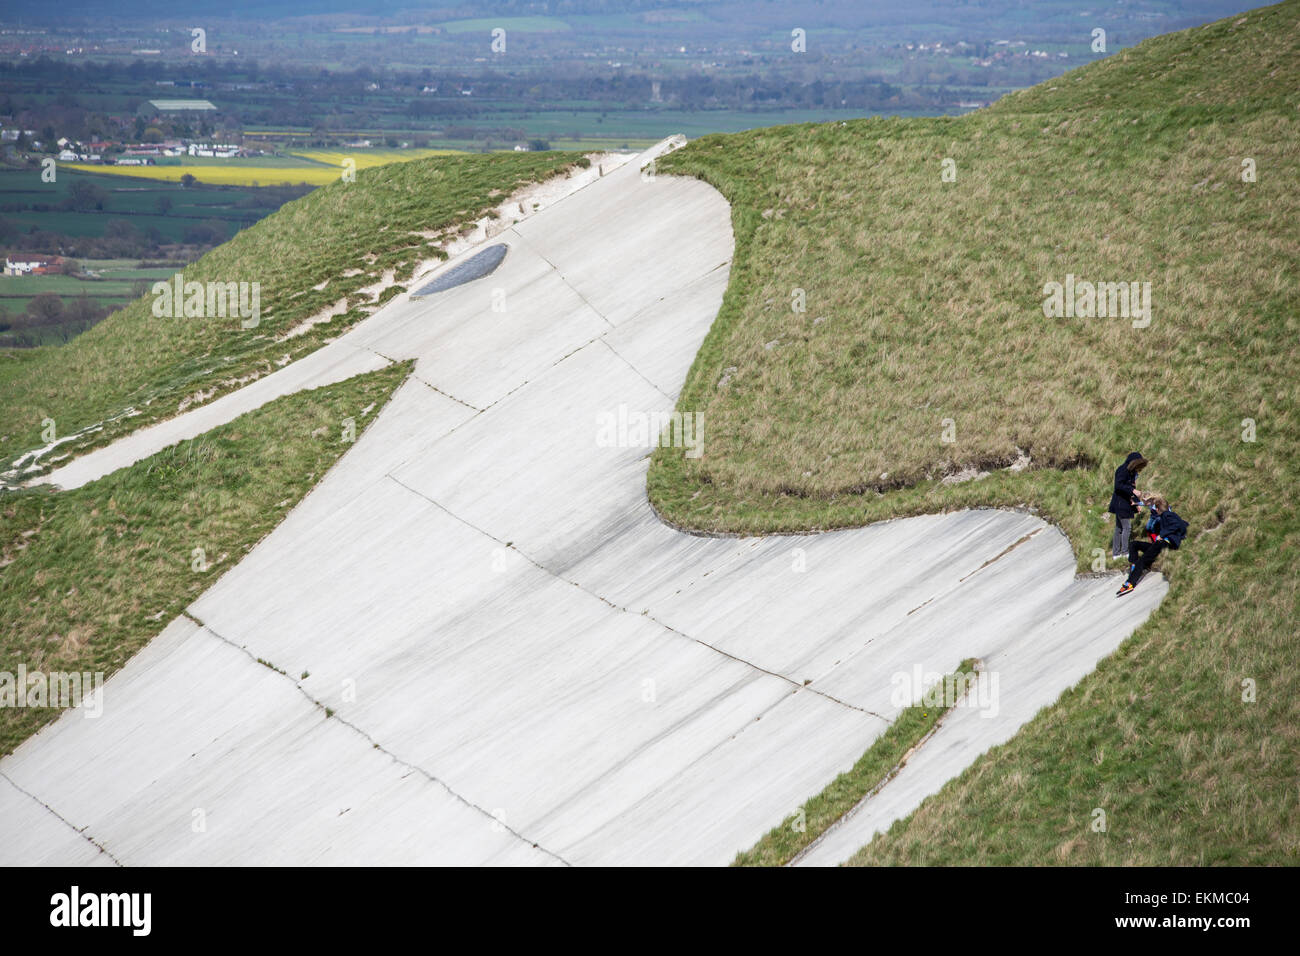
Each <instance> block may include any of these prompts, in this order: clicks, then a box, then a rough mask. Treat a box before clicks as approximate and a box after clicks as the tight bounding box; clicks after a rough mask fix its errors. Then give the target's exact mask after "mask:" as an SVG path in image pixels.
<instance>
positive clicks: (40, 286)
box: [0, 259, 176, 313]
mask: <svg viewBox="0 0 1300 956" xmlns="http://www.w3.org/2000/svg"><path fill="white" fill-rule="evenodd" d="M78 261H79V262H80V263H81V265H82V267H83V269H85V270H87V271H88V272H94V273H97V274H98V275H99V278H94V277H92V276H88V277H87V278H84V279H83V278H78V277H75V276H66V275H26V276H0V308H5V309H8V310H9V311H10V312H11V313H12V312H21V311H23V310H24V309H26V308H27V303H28V302H29V301H31V299H32V298H33V297H34V296H37V295H41V294H42V293H45V292H53V293H54V294H55V295H58V296H61V297H76V296H82V295H84V296H86V297H87V298H89V299H91V300H92V301H95V302H99V303H104V304H108V305H114V306H121V305H125V304H126V303H127V302H129V301H130V300H131V299H134V298H135V297H136V294H135V292H134V288H135V284H136V283H137V282H140V281H149V282H152V281H154V280H157V279H165V278H166V277H168V276H170V275H171V274H172V273H174V272H175V271H176V270H175V269H169V268H165V267H164V268H141V267H140V263H139V262H138V261H136V260H125V259H81V260H78Z"/></svg>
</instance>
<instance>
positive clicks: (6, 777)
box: [0, 772, 122, 866]
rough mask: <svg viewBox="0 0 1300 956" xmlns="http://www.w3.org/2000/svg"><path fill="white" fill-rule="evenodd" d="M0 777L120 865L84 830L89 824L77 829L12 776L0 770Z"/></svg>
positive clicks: (119, 862) (106, 848) (117, 863)
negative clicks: (19, 784) (16, 781)
mask: <svg viewBox="0 0 1300 956" xmlns="http://www.w3.org/2000/svg"><path fill="white" fill-rule="evenodd" d="M0 777H3V778H4V780H5V782H6V783H8V784H9V786H11V787H13V788H14V789H15V790H17V791H18V792H19V793H21V794H22V795H23V796H25V797H27V798H28V799H29V800H31V801H33V802H34V803H39V804H40V805H41V806H42V807H44V808H45V809H46V810H47V811H49V813H50V814H51V815H53V816H54V817H55V818H56V819H57V820H59V821H60V822H61V823H62V824H63V825H64V826H66V827H67V828H68V829H69V830H71V831H72V832H73V833H75V834H77V835H78V836H79V837H81V838H82V839H83V840H85V841H86V842H87V843H89V844H90V845H91V846H93V847H94V848H95V849H96V850H98V851H99V852H100V853H102V854H104V856H106V857H108V858H109V859H110V860H112V861H113V865H114V866H121V865H122V861H121V860H119V859H118V858H117V857H115V856H113V854H112V853H110V852H109V851H108V847H106V846H104V844H102V843H100V842H99V841H98V840H96V839H95V838H94V837H92V836H91V835H90V834H89V833H87V832H86V830H87V829H89V827H90V824H86V826H85V827H82V828H81V829H80V830H78V829H77V827H76V825H75V824H74V823H73V822H72V821H71V820H69V819H68V818H67V817H65V816H64V815H63V814H61V813H59V811H58V810H55V809H54V808H53V807H52V806H50V805H49V804H48V803H46V802H45V801H44V800H42V799H41V798H40V797H38V796H36V794H34V793H31V792H30V791H27V790H24V789H23V788H22V787H20V786H18V784H16V783H14V781H13V778H12V777H10V776H9V775H8V774H6V773H3V772H0Z"/></svg>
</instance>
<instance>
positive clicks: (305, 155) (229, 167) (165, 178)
mask: <svg viewBox="0 0 1300 956" xmlns="http://www.w3.org/2000/svg"><path fill="white" fill-rule="evenodd" d="M451 152H455V150H449V149H373V150H355V151H352V150H346V151H340V150H302V151H301V152H295V153H294V154H293V156H292V158H290V159H278V160H275V161H269V162H268V161H265V160H259V159H230V160H226V161H225V162H220V161H213V160H199V161H197V162H187V161H184V160H183V161H182V162H180V163H175V164H171V163H159V164H158V165H156V166H99V165H94V164H91V163H66V164H64V168H68V169H75V170H77V171H78V172H83V173H94V174H102V175H107V176H125V177H128V178H133V179H147V180H151V181H155V182H157V181H162V182H171V183H178V182H180V181H181V178H182V177H183V176H185V175H186V174H188V175H190V176H193V177H194V178H195V179H197V180H198V181H199V182H201V183H209V184H211V185H214V186H250V187H255V186H296V185H299V184H302V183H305V184H307V185H309V186H324V185H325V184H326V183H332V182H334V181H335V180H336V179H338V178H339V176H340V175H342V172H343V161H344V160H346V159H351V160H353V161H354V162H355V163H356V164H357V165H356V168H357V169H371V168H374V167H376V166H385V165H387V164H388V163H406V162H410V161H412V160H416V159H425V158H427V157H429V156H444V155H446V154H447V153H451Z"/></svg>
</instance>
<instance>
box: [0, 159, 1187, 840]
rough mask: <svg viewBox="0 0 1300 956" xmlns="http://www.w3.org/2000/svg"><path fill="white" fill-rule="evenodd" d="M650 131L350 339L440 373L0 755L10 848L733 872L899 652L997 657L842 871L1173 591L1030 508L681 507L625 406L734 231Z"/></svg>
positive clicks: (631, 403)
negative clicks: (612, 168) (1114, 567)
mask: <svg viewBox="0 0 1300 956" xmlns="http://www.w3.org/2000/svg"><path fill="white" fill-rule="evenodd" d="M663 148H667V144H663V145H661V147H660V149H663ZM655 154H656V153H655V152H654V151H651V152H650V153H647V154H646V156H644V157H642V158H641V160H638V161H634V162H632V163H629V164H627V165H626V166H624V167H623V168H621V169H620V170H618V171H617V172H614V173H611V174H610V175H608V176H605V177H604V178H602V179H599V180H597V181H595V182H594V183H592V184H591V185H590V186H588V187H586V188H584V189H582V190H581V191H579V192H577V193H575V194H573V195H572V196H569V197H568V198H566V199H564V200H562V201H560V202H557V203H555V204H554V205H552V206H550V207H548V208H546V209H544V210H542V211H541V212H539V213H538V214H537V215H535V216H533V217H531V218H530V219H528V220H526V221H525V222H522V223H519V224H517V225H515V226H514V227H513V228H510V229H506V230H504V231H503V232H501V233H500V234H499V235H497V236H494V238H493V240H492V241H494V242H501V243H504V244H506V245H507V246H508V247H509V250H510V251H509V253H508V255H507V256H506V257H505V259H504V261H503V262H502V263H501V264H500V267H499V268H498V269H497V270H496V271H495V272H494V273H492V274H491V275H490V276H486V277H483V278H482V279H479V280H475V281H471V282H469V283H466V284H464V285H460V286H457V287H455V288H452V289H448V290H446V291H443V292H439V293H437V294H436V295H433V296H430V297H428V298H424V299H420V300H415V301H412V300H409V299H406V298H405V297H399V298H398V299H395V300H394V301H393V302H392V303H390V304H389V305H388V306H386V307H385V308H383V309H381V310H380V311H379V312H377V313H376V314H375V315H374V316H373V317H371V318H370V319H369V320H367V321H366V322H365V323H363V324H362V325H361V326H359V327H358V328H357V329H355V330H354V331H353V332H351V333H349V334H347V335H345V336H342V337H341V338H340V339H338V340H337V341H336V342H335V343H332V344H331V345H330V346H327V347H326V348H325V349H323V350H322V354H329V355H337V356H342V357H343V358H340V359H339V361H347V360H348V359H347V358H346V357H347V356H366V355H370V356H375V357H381V358H382V359H383V360H400V359H405V358H414V359H415V360H416V363H417V364H416V373H415V377H414V378H413V379H412V380H410V381H408V382H407V383H406V384H405V385H403V386H402V388H400V389H399V390H398V391H397V393H396V394H395V395H394V397H393V399H392V401H391V402H390V403H389V404H388V405H387V406H386V407H385V408H384V409H383V410H382V412H378V419H377V420H376V421H375V422H374V424H373V426H371V427H370V429H369V430H368V431H367V432H366V433H365V434H364V435H363V436H362V438H361V439H360V440H359V441H358V443H357V446H356V447H355V448H354V449H352V450H351V451H350V452H349V453H348V454H347V455H345V456H344V457H343V459H341V460H340V462H339V463H338V464H337V465H336V466H335V468H333V469H332V470H331V471H330V473H329V474H328V475H326V477H325V478H324V480H323V481H322V482H321V483H320V484H319V485H318V486H317V487H316V488H315V489H314V490H313V491H312V492H311V493H310V494H309V495H308V496H307V497H306V498H305V499H304V500H303V501H302V502H301V503H300V504H299V506H298V507H297V508H295V509H294V510H293V512H292V513H291V514H290V515H289V516H287V518H286V519H285V521H284V522H283V523H282V524H281V526H280V527H279V528H277V529H276V531H275V532H274V533H273V534H271V535H269V536H268V537H267V538H266V539H265V540H263V541H262V542H261V543H260V544H259V545H258V546H257V547H256V548H255V549H254V550H253V551H252V552H251V553H250V554H249V555H248V556H246V557H245V559H244V560H243V561H241V562H240V563H239V564H238V565H237V566H235V567H234V568H232V569H231V570H229V571H228V572H227V573H226V574H225V576H224V577H223V578H222V579H221V580H220V581H218V582H217V583H216V584H215V585H214V586H213V587H212V588H210V589H209V591H208V592H207V593H206V594H204V595H203V596H202V597H201V598H200V599H199V600H197V601H196V602H195V603H194V604H193V605H192V606H191V608H190V609H189V615H190V616H189V617H183V618H180V619H178V620H177V621H175V622H173V623H172V625H171V626H170V627H169V628H168V629H167V630H166V631H164V633H163V634H162V635H160V636H159V637H158V638H157V639H155V640H154V642H153V643H151V644H150V645H149V646H148V647H147V648H146V649H145V650H144V651H142V652H141V653H140V654H138V655H137V656H136V657H135V658H134V659H133V660H131V661H130V662H129V663H128V664H127V666H126V667H125V668H124V669H123V670H122V671H121V672H119V673H118V674H117V675H116V676H114V677H113V678H112V679H111V680H110V681H109V682H108V683H107V685H106V686H105V688H104V694H105V702H104V713H103V716H102V717H100V718H99V719H97V720H85V719H74V717H73V716H72V715H65V716H64V717H63V718H61V719H60V720H59V721H57V722H56V723H55V724H53V725H52V726H51V727H49V728H47V729H46V730H45V731H44V732H42V733H41V734H39V735H37V736H36V737H35V738H33V739H32V740H30V741H28V742H27V743H26V744H24V745H23V747H21V748H20V749H19V751H18V752H17V753H15V754H13V755H12V756H10V757H9V758H6V759H5V760H4V761H0V774H3V775H4V776H5V777H6V778H8V780H9V781H11V783H12V787H11V788H10V789H13V788H15V787H16V788H21V790H16V789H15V790H14V791H13V793H11V794H9V795H7V796H6V795H3V794H2V793H0V802H3V803H2V804H0V805H5V806H8V805H13V806H14V807H15V812H14V813H13V814H12V816H11V815H10V814H4V815H3V816H0V861H5V860H6V858H8V859H12V860H21V861H27V860H32V859H40V860H43V861H53V862H67V861H71V862H82V861H87V860H88V859H97V858H98V857H100V856H104V855H105V854H101V853H100V852H99V849H98V846H103V847H104V849H105V851H106V853H108V854H111V858H112V859H113V860H116V861H119V862H122V863H128V864H130V863H145V864H148V863H168V862H184V863H194V864H213V863H216V864H222V863H236V862H238V863H272V862H290V863H339V862H346V863H352V862H356V863H411V862H438V863H464V864H554V863H560V862H563V863H570V864H575V863H595V864H602V863H603V864H633V863H656V864H663V863H677V864H725V863H727V862H729V861H730V860H731V859H732V858H733V857H734V855H735V854H736V852H738V851H739V850H742V849H744V848H746V847H748V846H749V845H751V844H752V843H753V842H754V841H755V840H756V839H757V838H758V837H760V836H761V835H762V834H763V833H764V832H765V831H766V830H767V829H769V828H770V827H771V826H774V825H776V824H777V823H779V822H780V821H781V820H782V819H783V818H784V817H785V816H786V815H787V814H789V813H791V812H793V811H794V810H795V808H796V807H797V806H798V805H799V803H800V802H801V801H802V800H804V799H806V798H807V797H808V796H810V795H812V794H814V793H817V792H818V791H820V790H821V789H822V788H823V787H825V785H826V784H827V783H829V782H830V780H831V779H833V778H834V776H835V775H836V774H837V773H839V772H841V771H843V770H846V769H848V768H849V767H850V766H851V765H852V764H853V762H854V761H855V760H856V759H857V758H858V757H859V756H860V755H861V754H862V752H863V751H864V750H866V748H867V747H868V746H870V744H871V742H872V741H873V740H875V739H876V737H877V736H879V734H880V733H882V732H883V731H884V729H885V728H886V727H888V725H889V722H890V721H891V720H892V719H893V717H894V716H895V715H896V713H897V711H898V709H899V707H900V706H903V703H900V699H899V696H898V694H897V693H896V692H895V690H896V684H897V678H898V675H900V674H904V675H907V674H910V673H911V672H912V670H913V669H914V668H917V667H919V668H921V669H922V671H923V672H924V671H926V670H933V671H937V672H939V673H944V672H947V671H950V670H952V668H953V667H954V666H955V665H956V664H957V663H958V662H959V661H961V660H962V659H964V658H967V657H978V658H982V659H983V660H984V662H985V667H986V673H987V674H988V675H989V678H990V679H992V675H993V674H994V673H995V672H996V673H997V675H998V677H999V678H1000V679H1001V697H1000V698H999V703H1000V708H999V710H998V713H997V714H995V715H991V716H981V712H980V711H977V710H974V709H970V710H966V711H962V712H960V713H956V712H955V715H954V717H953V718H951V719H950V720H949V721H948V722H947V723H945V725H944V726H943V728H942V730H941V731H940V732H939V733H938V734H936V735H935V737H934V738H933V739H932V740H931V742H930V743H929V744H927V745H926V747H927V749H926V750H925V752H924V755H925V757H926V759H924V760H921V759H919V758H918V759H914V760H913V762H912V763H911V764H909V765H908V767H907V768H906V770H905V771H904V774H903V775H900V777H899V778H898V779H899V780H900V781H902V783H903V785H902V786H899V787H897V788H896V789H895V784H893V783H891V784H890V786H889V787H887V788H885V790H884V791H882V796H883V797H884V799H877V800H876V802H875V803H873V804H871V805H870V806H869V807H868V808H866V809H865V810H864V811H863V812H861V813H859V814H857V815H855V817H854V819H853V820H852V821H849V822H847V823H846V824H845V825H844V827H842V828H840V830H837V831H836V835H835V838H834V839H833V840H832V839H831V838H830V837H828V838H827V840H825V841H824V845H822V844H819V846H818V848H817V854H816V855H815V856H814V855H811V854H810V857H809V859H810V860H812V861H814V862H815V861H838V859H840V858H843V856H844V855H846V854H847V853H849V852H851V851H852V850H856V849H857V846H859V845H861V844H860V842H859V843H857V844H854V843H853V841H855V840H860V841H865V840H866V839H869V838H870V835H871V832H872V829H871V828H872V827H874V826H876V825H878V824H880V823H881V822H883V821H888V820H892V819H894V818H896V817H897V816H898V815H899V814H902V813H906V812H910V808H912V807H914V806H915V803H916V801H919V800H920V799H922V798H923V797H924V796H925V795H926V794H927V793H931V792H934V791H935V790H937V789H938V788H939V787H940V786H941V785H942V784H943V782H944V781H945V780H947V779H948V778H949V777H951V776H952V775H953V774H954V773H957V772H958V771H960V770H961V769H962V767H964V766H966V765H968V764H969V763H970V762H971V761H973V760H974V759H976V758H977V757H978V755H979V754H980V753H981V752H983V750H984V749H987V747H988V746H990V745H991V743H996V742H998V741H1000V740H1005V739H1007V738H1009V737H1010V736H1011V735H1013V734H1014V733H1015V732H1016V730H1017V729H1018V728H1019V727H1020V726H1021V725H1022V724H1023V723H1024V721H1026V720H1028V719H1030V718H1031V717H1032V716H1033V714H1034V713H1035V712H1036V711H1037V710H1038V709H1039V708H1040V707H1042V706H1045V705H1047V704H1050V703H1051V702H1052V700H1054V699H1055V697H1056V696H1057V695H1058V694H1059V693H1060V691H1061V690H1062V689H1063V688H1065V687H1067V686H1069V685H1070V684H1071V683H1073V682H1075V681H1077V680H1078V679H1079V678H1080V677H1082V676H1083V675H1084V674H1086V673H1087V672H1088V670H1090V669H1091V668H1092V667H1093V666H1094V665H1095V662H1096V661H1097V660H1098V659H1099V658H1100V657H1101V656H1103V655H1105V654H1107V653H1109V652H1110V651H1111V650H1113V649H1114V647H1115V646H1116V645H1117V644H1118V643H1119V641H1121V640H1122V639H1123V638H1124V637H1125V636H1126V635H1128V634H1129V633H1130V632H1131V631H1132V629H1133V628H1134V627H1136V626H1137V625H1138V624H1139V623H1141V621H1142V620H1144V619H1145V617H1146V616H1147V614H1148V613H1149V612H1150V610H1151V609H1152V608H1153V607H1154V606H1155V604H1156V603H1158V602H1159V599H1160V598H1161V596H1162V595H1163V592H1164V588H1165V585H1164V582H1163V581H1162V580H1160V579H1159V577H1153V578H1151V579H1150V580H1149V581H1148V582H1146V583H1144V585H1143V587H1142V588H1141V589H1139V591H1138V592H1137V594H1136V595H1134V596H1131V597H1129V598H1126V599H1125V600H1124V601H1122V602H1117V601H1115V600H1114V599H1113V598H1110V597H1109V594H1110V592H1113V590H1114V587H1115V586H1116V582H1115V581H1114V580H1113V579H1106V580H1090V579H1076V577H1075V575H1074V559H1073V556H1072V555H1071V554H1070V551H1069V547H1068V543H1067V542H1066V541H1065V539H1064V537H1063V536H1062V535H1060V533H1059V532H1057V531H1055V530H1054V529H1051V528H1049V527H1048V526H1046V525H1045V524H1044V523H1043V522H1041V521H1040V520H1038V519H1037V518H1035V517H1033V516H1031V515H1026V514H1019V513H1012V512H1000V511H972V512H962V513H957V514H949V515H933V516H928V517H923V518H915V519H909V520H907V521H894V522H885V523H882V524H878V525H873V526H871V527H868V528H862V529H857V530H852V531H839V532H834V533H831V534H824V535H812V536H774V537H766V538H714V537H702V536H692V535H688V534H683V533H680V532H678V531H675V530H673V529H671V528H668V527H666V526H665V525H663V524H662V523H661V522H660V521H659V520H658V519H657V518H656V516H655V515H654V513H653V511H652V509H651V508H650V506H649V504H648V502H647V500H646V493H645V475H646V468H647V461H648V456H649V453H650V450H651V449H650V447H649V444H648V443H646V442H638V441H637V440H636V438H635V436H634V435H632V434H630V433H626V432H625V433H621V434H620V433H617V430H615V433H613V434H611V431H610V428H609V426H610V423H611V422H614V421H618V420H620V416H622V420H623V421H624V422H625V423H626V421H627V420H630V418H635V416H638V415H643V414H644V415H646V416H649V415H652V414H667V413H670V412H671V411H672V410H673V407H674V403H675V400H676V396H677V395H678V394H679V392H680V389H681V387H682V383H683V381H684V379H685V375H686V372H687V369H688V368H689V366H690V363H691V361H692V360H693V358H694V355H695V353H696V351H697V350H698V348H699V344H700V342H701V341H702V339H703V337H704V335H705V334H706V332H707V330H708V328H709V326H710V324H711V322H712V320H713V317H714V316H715V315H716V313H717V310H718V307H719V305H720V303H721V300H722V295H723V291H724V290H725V286H726V281H727V275H728V271H729V260H730V256H731V251H732V235H731V227H730V213H729V210H728V208H727V205H726V203H725V202H724V201H723V200H722V198H721V197H720V196H719V195H718V194H717V193H716V192H714V191H713V190H712V189H710V188H709V187H707V186H705V185H703V184H702V183H699V182H696V181H693V180H692V181H687V180H679V179H671V178H666V177H662V176H659V177H655V178H654V179H652V180H645V179H643V178H642V177H641V175H640V173H639V168H640V166H641V165H642V163H643V162H644V160H646V159H648V158H649V157H651V156H653V155H655ZM472 254H473V250H470V251H469V252H467V253H466V255H467V256H468V255H472ZM497 290H499V294H498V292H497ZM498 303H504V308H503V309H499V310H494V305H496V304H498ZM321 361H322V363H323V364H324V365H326V366H329V365H330V363H331V362H333V361H334V359H329V360H325V359H322V360H321ZM272 377H274V376H272ZM306 378H307V379H309V380H312V381H314V380H315V379H314V378H312V377H311V376H310V375H308V376H306ZM268 381H269V379H268ZM214 404H216V403H214ZM687 411H690V410H687ZM704 424H705V427H704V429H703V441H704V448H705V453H706V454H707V448H708V429H707V422H706V423H704ZM646 437H647V438H650V437H651V436H646ZM122 457H126V456H125V454H124V455H123V456H122ZM105 461H107V458H106V459H105ZM98 467H104V465H102V464H101V465H100V466H98ZM259 660H260V661H262V662H265V663H259ZM920 689H921V688H917V690H918V692H919V690H920ZM327 709H328V711H329V712H330V713H331V714H332V716H327ZM968 715H970V716H968ZM972 720H974V721H975V722H974V723H972ZM935 741H938V744H937V746H934V747H933V754H934V756H931V750H930V749H928V748H930V747H931V745H932V744H934V743H935ZM3 786H4V785H3V784H2V783H0V791H2V789H3ZM24 801H26V803H24ZM195 810H203V811H204V817H205V819H206V820H207V829H206V830H205V831H203V832H201V833H196V832H194V830H193V828H192V819H193V816H194V811H195ZM43 815H44V816H43ZM46 817H48V819H45V818H46ZM33 818H37V819H41V821H42V822H41V823H40V824H39V830H40V832H41V833H43V834H45V835H46V837H45V838H43V839H40V840H27V839H24V840H10V839H9V837H10V836H11V835H12V834H11V831H12V830H13V829H15V828H16V827H18V826H20V825H22V826H26V824H25V823H23V821H29V820H31V819H33ZM11 820H12V821H13V822H10V821H11ZM69 833H72V834H74V836H73V837H71V838H70V837H69V836H68V834H69ZM92 840H93V841H95V843H94V844H92V843H91V841H92ZM47 844H48V845H47ZM95 844H97V845H98V846H97V845H95ZM850 846H851V849H849V848H850ZM10 847H12V848H13V849H9V848H10ZM87 847H90V849H87Z"/></svg>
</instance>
